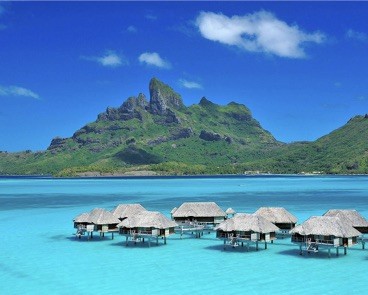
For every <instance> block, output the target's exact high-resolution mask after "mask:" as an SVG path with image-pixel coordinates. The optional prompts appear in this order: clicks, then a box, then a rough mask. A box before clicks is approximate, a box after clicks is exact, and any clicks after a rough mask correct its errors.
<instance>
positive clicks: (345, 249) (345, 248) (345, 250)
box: [344, 247, 347, 255]
mask: <svg viewBox="0 0 368 295" xmlns="http://www.w3.org/2000/svg"><path fill="white" fill-rule="evenodd" d="M346 252H347V247H344V255H346Z"/></svg>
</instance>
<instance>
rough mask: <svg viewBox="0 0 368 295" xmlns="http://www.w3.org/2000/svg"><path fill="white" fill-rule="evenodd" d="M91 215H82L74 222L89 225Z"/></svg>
mask: <svg viewBox="0 0 368 295" xmlns="http://www.w3.org/2000/svg"><path fill="white" fill-rule="evenodd" d="M88 218H89V213H82V214H80V215H78V216H76V217H75V218H74V219H73V221H74V222H77V223H88V220H89V219H88Z"/></svg>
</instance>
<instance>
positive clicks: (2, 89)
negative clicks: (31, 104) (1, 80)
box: [0, 85, 40, 99]
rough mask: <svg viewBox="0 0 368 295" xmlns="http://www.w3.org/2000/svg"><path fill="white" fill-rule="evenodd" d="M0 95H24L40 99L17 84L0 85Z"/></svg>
mask: <svg viewBox="0 0 368 295" xmlns="http://www.w3.org/2000/svg"><path fill="white" fill-rule="evenodd" d="M0 96H24V97H30V98H34V99H40V96H39V95H38V94H37V93H35V92H33V91H31V90H29V89H27V88H23V87H19V86H1V85H0Z"/></svg>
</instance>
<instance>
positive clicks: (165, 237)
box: [164, 237, 166, 245]
mask: <svg viewBox="0 0 368 295" xmlns="http://www.w3.org/2000/svg"><path fill="white" fill-rule="evenodd" d="M164 244H165V245H166V237H164Z"/></svg>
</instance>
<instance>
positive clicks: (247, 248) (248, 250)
mask: <svg viewBox="0 0 368 295" xmlns="http://www.w3.org/2000/svg"><path fill="white" fill-rule="evenodd" d="M247 251H248V252H249V243H247Z"/></svg>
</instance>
